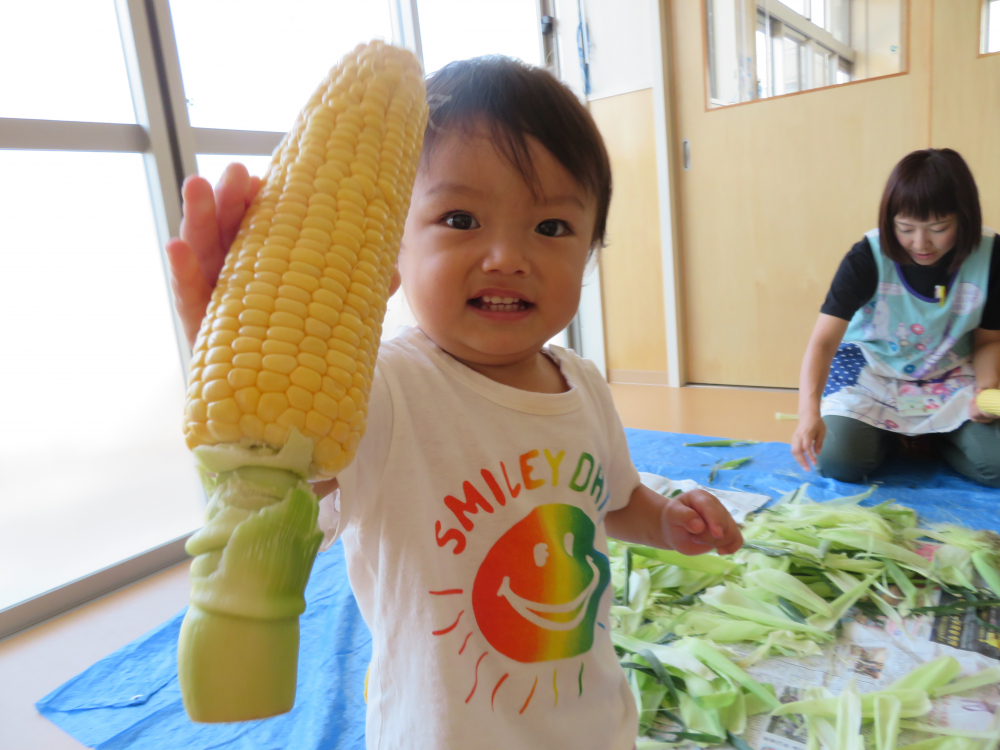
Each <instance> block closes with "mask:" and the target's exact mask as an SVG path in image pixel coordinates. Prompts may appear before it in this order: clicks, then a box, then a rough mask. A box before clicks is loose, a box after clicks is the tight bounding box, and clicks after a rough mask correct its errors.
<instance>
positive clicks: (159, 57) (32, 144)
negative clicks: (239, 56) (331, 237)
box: [0, 0, 603, 640]
mask: <svg viewBox="0 0 1000 750" xmlns="http://www.w3.org/2000/svg"><path fill="white" fill-rule="evenodd" d="M382 2H386V3H388V5H389V11H390V17H391V21H392V43H393V44H397V45H399V46H403V47H406V48H408V49H410V50H411V51H412V52H414V54H416V55H417V57H418V58H419V59H420V60H421V64H423V51H422V46H421V36H420V22H419V13H418V8H417V3H418V0H382ZM552 2H553V0H536V2H535V9H536V16H537V21H538V26H537V27H536V28H537V29H538V36H539V51H540V59H541V60H542V61H543V64H544V65H545V66H546V67H547V68H548V69H549V70H550V71H551V72H552V73H553V74H554V75H556V76H557V77H560V78H561V76H560V75H559V69H558V65H559V63H558V59H559V55H558V48H557V44H558V40H557V35H556V34H555V33H554V32H553V30H552V27H551V26H550V31H549V33H542V30H541V19H542V16H549V17H554V15H555V14H554V11H553V8H552ZM114 3H115V11H116V14H117V18H118V27H119V36H120V38H121V42H122V49H123V53H124V57H125V66H126V72H127V75H128V80H129V86H130V90H131V95H132V103H133V109H134V110H135V119H136V124H134V125H131V124H119V123H94V122H77V121H70V120H36V119H22V118H3V117H0V149H10V150H30V151H53V150H54V151H101V152H110V153H138V154H142V155H143V161H144V165H145V167H146V176H147V184H148V188H149V195H150V203H151V206H152V212H153V217H154V221H155V224H156V227H155V228H156V235H157V239H158V241H159V253H160V260H161V263H162V265H163V271H164V283H165V284H166V286H167V293H168V296H169V299H170V301H171V303H172V302H173V299H174V297H173V290H172V289H170V285H169V283H167V279H169V266H168V261H167V257H166V253H165V251H164V246H165V245H166V242H167V240H168V239H170V238H171V237H176V236H178V235H179V234H180V223H181V195H180V189H181V185H182V183H183V180H184V176H185V175H186V174H197V172H198V169H197V163H196V158H195V155H196V154H246V155H262V156H270V155H271V153H272V152H273V150H274V148H275V147H276V146H277V145H278V143H279V142H280V140H281V138H282V137H283V136H284V133H275V132H267V131H252V130H225V129H215V128H196V127H193V126H192V125H191V123H190V119H189V117H188V112H187V104H186V102H185V99H184V87H183V83H182V77H181V67H180V58H179V55H178V51H177V42H176V37H175V36H174V29H173V22H172V19H171V15H170V7H169V0H114ZM556 23H558V21H557V20H556ZM171 315H172V319H173V322H174V332H175V336H176V340H177V351H178V356H179V364H180V366H181V368H182V374H183V376H184V379H185V382H186V380H187V373H188V369H189V364H190V358H191V351H190V348H189V347H188V344H187V341H186V339H185V337H184V334H183V326H182V325H181V322H180V319H179V316H178V315H177V312H176V309H175V308H174V306H173V304H171ZM567 335H568V337H569V345H570V346H571V347H573V348H577V349H578V348H579V344H580V342H581V340H582V334H581V331H580V316H579V314H578V315H577V317H576V318H575V319H574V321H573V323H571V325H570V327H569V329H567ZM591 338H593V337H591ZM596 354H597V353H595V355H596ZM599 356H600V357H601V358H603V352H601V353H600V355H599ZM192 533H193V532H192ZM190 536H191V534H185V535H184V536H181V537H178V538H176V539H171V540H168V541H166V542H164V543H163V544H160V545H158V546H155V547H153V548H150V549H148V550H146V551H144V552H142V553H140V554H138V555H135V556H133V557H130V558H127V559H125V560H121V561H119V562H117V563H114V564H112V565H109V566H107V567H105V568H103V569H101V570H97V571H93V572H92V573H89V574H87V575H84V576H82V577H80V578H78V579H76V580H73V581H69V582H67V583H64V584H62V585H61V586H57V587H55V588H53V589H51V590H49V591H45V592H43V593H41V594H38V595H36V596H34V597H31V598H29V599H26V600H24V601H21V602H18V603H16V604H14V605H12V606H10V607H7V608H5V609H2V610H0V640H3V639H5V638H8V637H10V636H13V635H15V634H17V633H19V632H22V631H24V630H27V629H28V628H31V627H33V626H35V625H38V624H41V623H42V622H45V621H46V620H49V619H51V618H53V617H56V616H58V615H61V614H63V613H65V612H67V611H69V610H71V609H74V608H76V607H78V606H81V605H83V604H86V603H87V602H90V601H93V600H94V599H97V598H100V597H102V596H104V595H106V594H108V593H111V592H112V591H114V590H116V589H119V588H121V587H123V586H125V585H128V584H130V583H133V582H135V581H138V580H141V579H142V578H145V577H147V576H150V575H153V574H155V573H157V572H159V571H161V570H163V569H165V568H168V567H170V566H172V565H175V564H177V563H179V562H182V561H183V560H185V559H187V558H188V555H187V553H186V552H185V551H184V545H185V543H186V541H187V539H188V538H189V537H190Z"/></svg>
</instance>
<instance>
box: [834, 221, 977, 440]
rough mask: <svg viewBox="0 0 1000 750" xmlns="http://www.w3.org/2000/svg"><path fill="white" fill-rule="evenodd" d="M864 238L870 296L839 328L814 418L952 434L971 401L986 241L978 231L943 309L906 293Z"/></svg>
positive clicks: (893, 266) (873, 241)
mask: <svg viewBox="0 0 1000 750" xmlns="http://www.w3.org/2000/svg"><path fill="white" fill-rule="evenodd" d="M865 236H866V237H867V238H868V242H869V244H870V245H871V248H872V254H873V255H874V256H875V263H876V265H877V267H878V288H877V290H876V293H875V296H874V297H872V299H871V300H869V302H868V303H867V304H865V305H864V307H862V308H861V309H860V310H858V311H857V312H856V313H855V314H854V317H853V318H852V319H851V322H850V324H849V325H848V327H847V332H846V334H845V335H844V341H843V343H842V344H841V345H840V348H839V349H838V351H837V354H836V356H835V357H834V359H833V364H832V365H831V367H830V376H829V378H828V379H827V383H826V390H825V391H824V392H823V402H822V405H821V408H820V411H821V413H822V415H823V416H824V417H825V416H830V415H837V416H843V417H852V418H854V419H858V420H860V421H862V422H866V423H867V424H870V425H873V426H874V427H880V428H882V429H884V430H890V431H892V432H898V433H901V434H903V435H924V434H927V433H930V432H951V431H952V430H957V429H958V428H959V427H960V426H961V425H962V424H963V423H964V422H966V421H967V420H968V419H969V402H970V401H971V400H972V399H974V398H975V376H974V375H973V370H972V332H973V331H974V330H975V329H976V328H978V327H979V323H980V320H981V319H982V314H983V305H984V303H985V302H986V290H987V287H988V282H989V273H990V260H991V256H992V253H993V238H994V233H993V232H992V230H984V232H983V240H982V243H981V244H980V246H979V248H978V249H977V250H976V251H974V252H973V253H972V254H971V255H969V257H968V258H966V260H965V262H964V263H962V266H961V268H959V269H958V271H957V272H955V273H954V274H952V276H951V278H950V279H949V280H948V282H947V285H946V291H945V295H944V301H943V303H942V302H941V300H940V299H933V298H931V297H925V296H923V295H922V294H917V292H916V291H914V290H913V289H912V288H911V287H910V286H909V284H908V283H907V282H906V279H905V277H904V276H903V274H902V271H901V270H900V268H899V264H898V263H896V262H894V261H892V260H890V259H889V258H887V257H886V256H885V255H884V254H883V253H882V250H881V245H880V243H879V231H878V230H877V229H873V230H872V231H870V232H868V234H866V235H865Z"/></svg>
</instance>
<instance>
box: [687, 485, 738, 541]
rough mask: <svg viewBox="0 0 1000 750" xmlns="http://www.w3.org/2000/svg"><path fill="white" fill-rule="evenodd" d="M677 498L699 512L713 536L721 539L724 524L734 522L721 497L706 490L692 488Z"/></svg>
mask: <svg viewBox="0 0 1000 750" xmlns="http://www.w3.org/2000/svg"><path fill="white" fill-rule="evenodd" d="M677 499H678V500H681V502H683V503H684V504H685V505H687V506H688V507H689V508H692V509H693V510H694V511H696V512H697V513H698V515H699V516H700V517H701V519H702V521H704V523H705V525H706V526H707V527H708V531H709V532H710V533H711V534H712V536H713V537H715V538H716V539H721V538H722V537H723V536H725V533H726V530H725V528H724V524H725V522H726V521H729V522H730V523H732V520H733V519H732V517H731V516H730V515H729V511H727V510H726V508H725V506H723V504H722V503H720V502H719V498H717V497H716V496H715V495H712V494H709V493H708V492H705V491H704V490H692V491H691V492H686V493H684V494H683V495H678V497H677Z"/></svg>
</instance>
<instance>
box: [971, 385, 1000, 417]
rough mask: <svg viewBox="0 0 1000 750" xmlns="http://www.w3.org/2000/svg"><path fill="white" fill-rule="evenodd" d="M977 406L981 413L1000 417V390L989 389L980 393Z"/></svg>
mask: <svg viewBox="0 0 1000 750" xmlns="http://www.w3.org/2000/svg"><path fill="white" fill-rule="evenodd" d="M976 406H978V407H979V410H980V411H981V412H984V413H986V414H992V415H993V416H994V417H1000V390H997V389H996V388H987V389H986V390H983V391H980V392H979V395H978V396H976Z"/></svg>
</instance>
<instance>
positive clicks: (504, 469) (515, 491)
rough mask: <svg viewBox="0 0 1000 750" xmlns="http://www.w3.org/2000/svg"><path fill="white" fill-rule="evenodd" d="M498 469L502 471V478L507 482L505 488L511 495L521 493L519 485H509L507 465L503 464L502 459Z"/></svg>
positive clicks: (514, 495) (515, 495)
mask: <svg viewBox="0 0 1000 750" xmlns="http://www.w3.org/2000/svg"><path fill="white" fill-rule="evenodd" d="M500 471H502V472H503V479H504V481H505V482H506V483H507V489H508V490H510V496H511V497H517V496H518V495H520V494H521V485H519V484H515V485H514V486H513V487H511V486H510V477H508V476H507V467H506V466H504V465H503V461H501V462H500Z"/></svg>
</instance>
